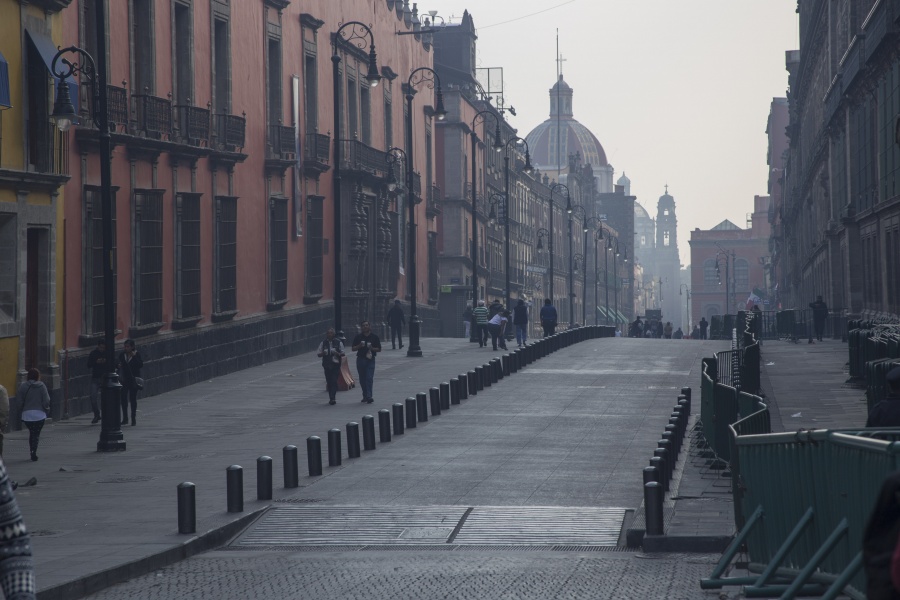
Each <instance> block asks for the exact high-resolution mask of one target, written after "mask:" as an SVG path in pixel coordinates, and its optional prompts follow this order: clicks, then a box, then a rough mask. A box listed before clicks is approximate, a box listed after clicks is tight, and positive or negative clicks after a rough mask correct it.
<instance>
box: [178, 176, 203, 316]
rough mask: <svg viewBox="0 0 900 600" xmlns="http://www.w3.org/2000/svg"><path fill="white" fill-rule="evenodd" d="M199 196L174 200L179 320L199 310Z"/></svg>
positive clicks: (194, 195) (183, 195)
mask: <svg viewBox="0 0 900 600" xmlns="http://www.w3.org/2000/svg"><path fill="white" fill-rule="evenodd" d="M200 196H201V195H200V194H188V193H182V194H178V195H177V196H176V197H175V265H176V270H177V272H176V274H175V309H176V314H177V315H178V318H179V319H188V318H190V317H196V316H199V315H200V314H201V311H200Z"/></svg>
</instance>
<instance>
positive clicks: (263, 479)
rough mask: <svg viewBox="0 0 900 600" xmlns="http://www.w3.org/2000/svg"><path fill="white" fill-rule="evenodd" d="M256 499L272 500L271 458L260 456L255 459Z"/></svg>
mask: <svg viewBox="0 0 900 600" xmlns="http://www.w3.org/2000/svg"><path fill="white" fill-rule="evenodd" d="M256 499H257V500H271V499H272V457H271V456H260V457H259V458H257V459H256Z"/></svg>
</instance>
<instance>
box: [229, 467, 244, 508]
mask: <svg viewBox="0 0 900 600" xmlns="http://www.w3.org/2000/svg"><path fill="white" fill-rule="evenodd" d="M225 497H226V499H227V501H228V512H244V469H243V468H242V467H241V466H240V465H231V466H230V467H228V468H227V469H225Z"/></svg>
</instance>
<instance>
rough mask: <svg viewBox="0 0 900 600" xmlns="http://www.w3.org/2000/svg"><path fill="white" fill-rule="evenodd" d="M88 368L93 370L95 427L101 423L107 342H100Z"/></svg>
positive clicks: (89, 358)
mask: <svg viewBox="0 0 900 600" xmlns="http://www.w3.org/2000/svg"><path fill="white" fill-rule="evenodd" d="M87 366H88V369H90V370H91V410H92V411H94V420H93V421H91V425H94V424H96V423H98V422H99V421H100V390H102V389H103V378H104V377H105V376H106V340H100V341H98V342H97V347H96V348H94V349H93V350H91V353H90V354H89V355H88V360H87Z"/></svg>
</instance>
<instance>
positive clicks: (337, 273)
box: [98, 11, 412, 340]
mask: <svg viewBox="0 0 900 600" xmlns="http://www.w3.org/2000/svg"><path fill="white" fill-rule="evenodd" d="M98 12H100V11H98ZM100 31H103V30H100ZM333 40H334V41H333V42H332V45H331V50H332V52H331V73H332V84H333V89H332V97H333V101H334V104H333V108H334V166H333V168H332V180H333V182H334V203H333V205H332V210H333V215H334V219H333V220H334V329H335V331H336V332H337V337H338V339H340V340H343V339H345V338H344V329H343V327H342V314H341V310H342V300H343V299H342V295H343V290H342V283H343V282H342V276H343V275H342V272H341V261H342V258H341V113H342V100H341V96H340V91H341V87H342V86H341V70H340V64H341V55H340V53H338V43H339V42H342V43H345V44H355V45H356V46H359V47H360V48H362V47H364V45H365V44H368V46H369V67H368V71H367V73H366V80H367V81H368V82H369V85H370V86H371V87H376V86H377V85H378V83H379V82H380V81H381V75H380V74H379V73H378V61H377V59H376V55H375V36H373V35H372V30H371V29H369V27H368V26H367V25H365V24H364V23H360V22H359V21H349V22H347V23H344V24H343V25H341V26H340V27H339V28H338V30H337V31H336V32H335V33H334V37H333ZM410 329H412V327H411V326H410Z"/></svg>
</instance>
